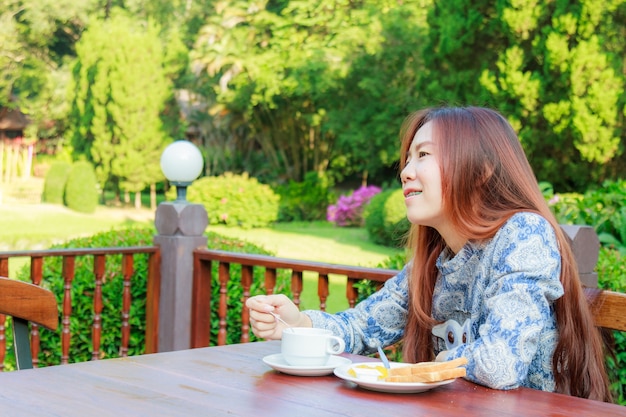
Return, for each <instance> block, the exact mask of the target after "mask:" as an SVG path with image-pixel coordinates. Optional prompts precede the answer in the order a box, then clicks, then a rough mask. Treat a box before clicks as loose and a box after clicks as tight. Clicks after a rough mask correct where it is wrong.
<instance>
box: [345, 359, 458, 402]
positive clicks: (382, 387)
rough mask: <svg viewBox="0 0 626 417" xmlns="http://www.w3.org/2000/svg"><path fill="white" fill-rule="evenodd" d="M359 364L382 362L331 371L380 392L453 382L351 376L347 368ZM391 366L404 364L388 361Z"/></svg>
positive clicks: (408, 390)
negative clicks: (384, 379) (390, 379)
mask: <svg viewBox="0 0 626 417" xmlns="http://www.w3.org/2000/svg"><path fill="white" fill-rule="evenodd" d="M359 365H368V366H372V365H381V366H382V363H379V362H378V363H377V362H363V363H353V364H347V365H342V366H339V367H338V368H335V370H334V371H333V372H334V373H335V375H337V376H338V377H339V378H341V379H344V380H346V381H350V382H353V383H355V384H357V385H358V386H359V387H361V388H365V389H369V390H371V391H380V392H390V393H400V394H409V393H416V392H424V391H428V390H431V389H433V388H436V387H439V386H441V385H447V384H450V383H452V382H454V381H455V380H454V379H448V380H445V381H440V382H429V383H426V382H385V381H374V380H372V379H371V378H356V377H353V376H351V375H350V374H349V373H348V370H349V369H350V368H352V367H354V366H359ZM390 365H391V367H392V368H395V367H399V366H406V365H405V364H402V363H398V362H391V363H390Z"/></svg>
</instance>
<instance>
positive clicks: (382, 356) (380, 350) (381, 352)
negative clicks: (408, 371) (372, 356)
mask: <svg viewBox="0 0 626 417" xmlns="http://www.w3.org/2000/svg"><path fill="white" fill-rule="evenodd" d="M378 355H379V356H380V360H381V361H383V365H385V368H387V369H389V368H391V366H389V359H387V355H385V351H384V350H383V348H382V347H380V346H378Z"/></svg>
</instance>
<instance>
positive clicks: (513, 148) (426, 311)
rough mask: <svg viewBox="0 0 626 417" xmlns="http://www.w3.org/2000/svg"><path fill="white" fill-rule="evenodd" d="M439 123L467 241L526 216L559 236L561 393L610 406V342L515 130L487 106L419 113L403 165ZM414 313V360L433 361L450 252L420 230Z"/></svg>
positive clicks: (444, 164)
mask: <svg viewBox="0 0 626 417" xmlns="http://www.w3.org/2000/svg"><path fill="white" fill-rule="evenodd" d="M426 122H432V125H433V126H432V128H433V130H432V135H433V141H434V143H435V144H436V146H437V147H438V152H437V154H438V158H439V164H440V169H441V178H442V196H443V197H442V198H443V210H444V211H445V212H446V214H447V216H448V218H449V219H451V220H450V221H451V222H452V224H453V226H454V227H455V228H456V230H457V231H458V232H459V233H461V234H462V235H463V236H464V237H465V238H467V239H468V240H482V239H489V238H492V237H493V236H494V235H495V234H496V232H497V231H498V229H500V227H501V226H502V225H503V224H504V223H505V222H506V221H507V220H508V219H509V218H510V217H511V216H513V215H514V214H515V213H517V212H520V211H526V212H534V213H538V214H540V215H541V216H543V217H544V218H546V219H547V220H548V221H549V222H550V224H552V227H553V228H554V231H555V233H556V237H557V240H558V243H559V247H560V252H561V277H560V279H561V283H562V284H563V288H564V295H563V296H562V297H561V298H559V299H558V300H557V301H556V302H555V311H556V319H557V325H558V331H559V340H558V343H557V345H556V349H555V351H554V355H553V358H552V370H553V372H554V378H555V382H556V390H557V392H560V393H565V394H570V395H575V396H578V397H583V398H591V399H595V400H602V401H610V400H611V394H610V390H609V384H608V378H607V373H606V370H605V367H604V350H603V341H602V338H601V335H600V332H599V330H598V329H597V328H596V327H595V325H594V323H593V317H592V316H591V313H590V310H589V307H588V304H587V301H586V298H585V295H584V292H583V291H582V287H581V284H580V280H579V277H578V271H577V267H576V263H575V260H574V256H573V254H572V251H571V248H570V245H569V243H568V241H567V240H566V238H565V236H564V234H563V232H562V230H561V228H560V227H559V224H558V222H557V221H556V219H555V217H554V216H553V214H552V213H551V211H550V209H549V207H548V205H547V204H546V201H545V199H544V197H543V195H542V194H541V192H540V190H539V187H538V185H537V180H536V178H535V175H534V173H533V171H532V168H531V167H530V165H529V163H528V160H527V159H526V155H525V154H524V151H523V149H522V147H521V144H520V142H519V139H518V138H517V135H516V134H515V132H514V131H513V129H512V127H511V125H510V124H509V123H508V122H507V120H506V119H505V118H504V117H503V116H502V115H500V114H499V113H497V112H495V111H493V110H490V109H486V108H480V107H442V108H431V109H425V110H421V111H418V112H416V113H414V114H412V115H410V116H409V117H408V118H407V119H406V120H405V122H404V124H403V126H402V131H401V138H402V145H401V153H400V155H401V156H400V158H401V160H400V167H404V166H405V164H406V157H407V154H408V150H409V147H410V145H411V142H412V141H413V137H414V136H415V133H416V132H417V131H418V129H419V128H420V127H421V126H423V125H424V124H425V123H426ZM409 246H410V248H411V253H412V256H413V267H412V269H411V272H410V274H411V275H410V284H409V288H410V290H409V299H410V305H411V308H410V309H409V314H408V321H407V327H406V330H405V335H404V342H403V346H404V347H403V355H404V359H405V360H406V361H409V362H418V361H428V360H432V359H433V355H434V353H433V341H432V334H431V329H432V326H433V324H434V322H433V319H432V317H431V310H432V299H433V290H434V287H435V281H436V279H437V275H438V271H437V268H436V265H435V262H436V260H437V257H438V256H439V254H440V253H441V252H442V251H443V250H444V249H445V248H446V243H445V241H444V240H443V238H442V237H441V236H440V235H439V233H438V232H437V231H436V230H435V229H433V228H431V227H427V226H421V225H413V226H412V228H411V232H410V236H409Z"/></svg>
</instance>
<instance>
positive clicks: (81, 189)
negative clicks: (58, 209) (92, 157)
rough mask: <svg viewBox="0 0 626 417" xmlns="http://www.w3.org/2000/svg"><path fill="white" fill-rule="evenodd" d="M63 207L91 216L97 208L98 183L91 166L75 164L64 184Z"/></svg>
mask: <svg viewBox="0 0 626 417" xmlns="http://www.w3.org/2000/svg"><path fill="white" fill-rule="evenodd" d="M65 205H66V206H67V207H68V208H70V209H72V210H74V211H78V212H80V213H87V214H91V213H93V212H95V211H96V207H97V206H98V182H97V180H96V173H95V171H94V169H93V166H92V165H91V164H90V163H89V162H87V161H78V162H75V163H74V165H73V166H72V170H71V171H70V173H69V175H68V177H67V183H66V184H65Z"/></svg>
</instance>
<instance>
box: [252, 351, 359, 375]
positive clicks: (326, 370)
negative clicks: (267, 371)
mask: <svg viewBox="0 0 626 417" xmlns="http://www.w3.org/2000/svg"><path fill="white" fill-rule="evenodd" d="M263 362H265V364H267V365H269V366H270V367H272V368H273V369H275V370H277V371H280V372H282V373H285V374H289V375H297V376H322V375H330V374H332V373H333V370H334V369H335V368H336V367H338V366H345V365H350V364H351V363H352V361H351V360H350V359H347V358H344V357H342V356H336V355H331V357H330V359H329V360H328V363H327V364H326V365H324V366H291V365H289V364H288V363H287V362H286V361H285V359H283V355H281V354H280V353H275V354H273V355H268V356H265V357H264V358H263Z"/></svg>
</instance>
